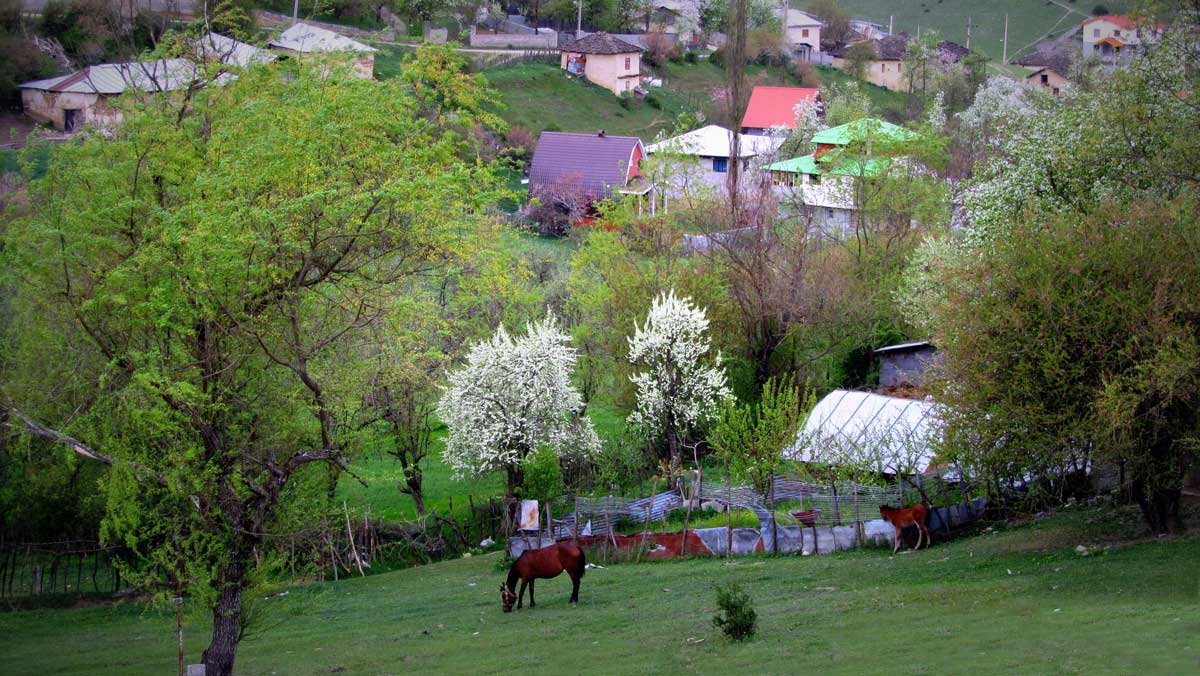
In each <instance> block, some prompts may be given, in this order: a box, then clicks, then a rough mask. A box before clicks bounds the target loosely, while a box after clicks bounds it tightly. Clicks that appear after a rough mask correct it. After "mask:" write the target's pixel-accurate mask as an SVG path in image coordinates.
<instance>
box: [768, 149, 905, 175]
mask: <svg viewBox="0 0 1200 676" xmlns="http://www.w3.org/2000/svg"><path fill="white" fill-rule="evenodd" d="M888 166H890V161H889V160H887V159H882V158H875V159H870V160H867V161H866V162H863V161H862V160H861V159H859V158H845V159H840V158H839V157H838V154H837V153H824V154H823V155H821V156H820V157H817V156H816V155H805V156H804V157H796V158H793V159H790V160H783V161H780V162H775V163H774V164H771V165H770V166H768V167H767V170H768V171H786V172H789V173H792V174H815V175H824V174H831V175H834V176H866V177H872V176H879V175H880V174H882V173H883V172H884V171H886V170H887V168H888Z"/></svg>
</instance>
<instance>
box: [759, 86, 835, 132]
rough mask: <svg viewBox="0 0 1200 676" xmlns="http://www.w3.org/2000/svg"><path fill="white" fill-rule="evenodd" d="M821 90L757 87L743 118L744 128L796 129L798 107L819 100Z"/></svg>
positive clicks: (812, 88) (813, 88) (811, 88)
mask: <svg viewBox="0 0 1200 676" xmlns="http://www.w3.org/2000/svg"><path fill="white" fill-rule="evenodd" d="M820 95H821V90H820V89H817V88H815V87H763V86H758V87H755V88H754V90H753V91H751V92H750V102H749V103H747V104H746V114H745V115H743V116H742V128H743V129H746V128H749V129H770V128H771V127H786V128H788V129H794V128H795V127H796V106H797V104H799V103H800V102H801V101H813V100H817V99H818V97H820Z"/></svg>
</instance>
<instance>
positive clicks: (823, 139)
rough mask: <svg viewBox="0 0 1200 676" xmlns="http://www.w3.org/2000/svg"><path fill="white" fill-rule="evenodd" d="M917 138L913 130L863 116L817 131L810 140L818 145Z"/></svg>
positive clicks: (911, 139) (840, 144)
mask: <svg viewBox="0 0 1200 676" xmlns="http://www.w3.org/2000/svg"><path fill="white" fill-rule="evenodd" d="M918 138H919V136H918V135H917V134H916V133H915V132H911V131H909V130H907V129H905V128H904V127H898V126H896V125H894V124H892V123H891V122H887V121H885V120H879V119H876V118H873V117H864V118H862V119H859V120H854V121H853V122H847V123H846V124H843V125H838V126H836V127H830V128H829V129H826V130H824V131H821V132H817V133H816V134H814V135H813V137H812V142H813V143H816V144H818V145H835V146H845V145H850V144H851V143H861V142H863V141H867V140H869V139H880V140H884V141H893V142H899V141H914V140H916V139H918Z"/></svg>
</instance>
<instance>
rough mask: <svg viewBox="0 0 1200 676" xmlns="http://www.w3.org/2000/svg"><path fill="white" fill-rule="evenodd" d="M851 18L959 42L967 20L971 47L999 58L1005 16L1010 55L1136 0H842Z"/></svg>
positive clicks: (796, 0)
mask: <svg viewBox="0 0 1200 676" xmlns="http://www.w3.org/2000/svg"><path fill="white" fill-rule="evenodd" d="M807 4H808V0H792V6H794V7H804V6H806V5H807ZM839 4H841V6H842V7H843V8H845V9H846V11H847V12H849V13H850V14H851V16H854V17H857V18H864V19H870V20H872V21H875V22H876V23H880V24H883V26H884V28H885V29H886V28H887V25H888V17H889V16H893V17H895V23H894V26H895V28H894V30H896V31H907V32H908V33H909V34H911V35H916V34H917V29H918V28H920V30H921V32H922V33H924V32H925V31H928V30H930V29H933V30H936V31H938V33H940V34H941V36H942V37H943V38H944V39H946V40H953V41H954V42H957V43H959V44H966V41H967V18H968V17H970V19H971V22H972V24H973V28H972V29H971V48H972V49H977V50H979V51H981V52H983V53H984V54H987V55H988V56H990V57H992V58H993V59H996V60H999V59H1000V56H1001V52H1002V48H1001V45H1002V43H1003V39H1004V15H1005V14H1007V15H1008V56H1009V59H1012V58H1014V57H1015V55H1017V54H1019V53H1020V52H1021V50H1022V49H1024V48H1026V47H1027V46H1030V45H1033V44H1036V43H1037V42H1038V41H1040V40H1043V39H1046V37H1045V36H1046V35H1047V34H1049V33H1053V34H1054V36H1059V35H1062V34H1063V33H1064V32H1065V31H1067V30H1070V29H1071V27H1073V26H1075V25H1076V24H1078V23H1079V22H1080V21H1083V20H1084V19H1086V18H1088V17H1089V16H1091V13H1092V7H1094V6H1095V5H1097V4H1102V5H1104V6H1105V7H1107V8H1108V10H1109V11H1110V12H1114V13H1120V12H1125V11H1128V10H1129V9H1131V8H1132V7H1133V6H1135V5H1136V4H1137V3H1136V0H1111V1H1110V0H1078V1H1076V0H905V2H895V0H839Z"/></svg>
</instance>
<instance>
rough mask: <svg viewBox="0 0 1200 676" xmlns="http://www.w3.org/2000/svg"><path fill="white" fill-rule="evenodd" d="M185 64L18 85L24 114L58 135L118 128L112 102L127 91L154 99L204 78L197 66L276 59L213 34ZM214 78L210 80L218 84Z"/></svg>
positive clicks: (112, 67)
mask: <svg viewBox="0 0 1200 676" xmlns="http://www.w3.org/2000/svg"><path fill="white" fill-rule="evenodd" d="M190 44H191V47H192V49H193V51H194V53H193V55H192V56H191V58H190V59H158V60H155V61H144V62H132V63H101V64H96V65H94V66H87V67H85V68H83V69H81V70H77V71H75V72H74V73H68V74H66V75H59V76H56V77H51V78H45V79H42V80H35V81H33V82H26V83H24V84H21V85H18V87H19V88H20V90H21V105H22V107H23V108H24V110H25V114H26V115H28V116H29V117H31V118H33V119H34V120H36V121H38V122H41V123H43V124H49V125H51V126H52V127H54V128H55V129H57V130H59V131H75V130H76V129H78V128H79V127H81V126H83V125H92V126H117V125H119V124H120V123H121V112H120V111H119V110H117V109H116V108H114V107H113V105H112V104H113V99H114V98H115V97H118V96H120V95H122V94H124V93H126V92H128V91H139V92H144V93H148V94H158V93H162V92H171V91H176V90H180V89H185V88H187V87H188V86H191V85H192V84H193V83H194V82H195V81H196V79H197V78H198V77H204V76H205V74H204V73H202V72H201V71H200V69H199V68H197V65H196V64H197V63H202V62H218V63H224V64H230V65H235V66H239V67H246V66H250V65H255V64H260V63H266V62H268V61H271V60H273V59H274V58H275V57H274V55H272V54H271V53H270V52H267V51H265V50H262V49H258V48H257V47H255V46H253V45H249V44H246V43H244V42H239V41H238V40H234V39H233V38H230V37H226V36H224V35H218V34H216V33H208V34H207V35H204V36H202V37H199V38H196V39H194V40H192V41H191V43H190ZM223 77H225V76H224V75H222V74H218V75H217V78H216V79H214V80H213V82H214V83H217V84H219V83H220V81H221V78H223Z"/></svg>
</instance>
